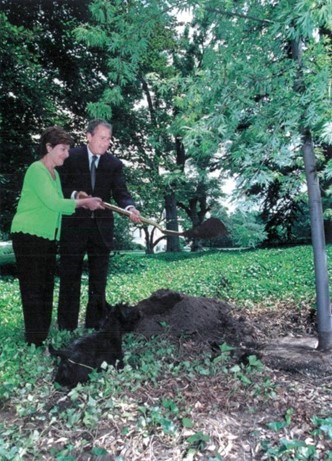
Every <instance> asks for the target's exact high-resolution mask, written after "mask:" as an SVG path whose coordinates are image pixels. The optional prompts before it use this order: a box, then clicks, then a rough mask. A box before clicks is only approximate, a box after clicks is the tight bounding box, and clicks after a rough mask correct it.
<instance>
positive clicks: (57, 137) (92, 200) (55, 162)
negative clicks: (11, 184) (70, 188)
mask: <svg viewBox="0 0 332 461" xmlns="http://www.w3.org/2000/svg"><path fill="white" fill-rule="evenodd" d="M70 144H72V138H71V136H70V135H69V134H68V133H67V132H66V131H64V130H63V129H62V128H60V127H57V126H54V127H50V128H48V129H46V130H45V131H44V133H43V134H42V136H41V140H40V149H41V159H40V160H39V161H36V162H34V163H32V164H31V165H30V167H29V168H28V169H27V171H26V174H25V177H24V182H23V188H22V193H21V198H20V200H19V203H18V206H17V211H16V214H15V216H14V219H13V222H12V227H11V233H12V242H13V249H14V253H15V257H16V264H17V270H18V278H19V283H20V291H21V298H22V307H23V316H24V324H25V339H26V341H27V342H28V343H29V344H35V345H36V346H40V345H41V344H42V342H43V341H44V340H45V339H46V338H47V335H48V331H49V328H50V325H51V320H52V304H53V290H54V275H55V267H56V241H57V240H59V236H60V231H61V217H62V215H70V214H72V213H74V211H75V208H80V207H83V208H88V209H89V210H97V209H103V208H104V206H103V202H102V200H101V199H100V198H98V197H87V198H80V199H76V200H74V199H65V198H63V194H62V190H61V183H60V177H59V174H58V172H57V171H56V169H55V168H56V167H58V166H61V165H62V164H63V162H64V161H65V159H66V158H67V157H68V153H69V147H70ZM77 237H78V238H79V236H77Z"/></svg>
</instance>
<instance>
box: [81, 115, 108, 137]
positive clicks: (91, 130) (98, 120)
mask: <svg viewBox="0 0 332 461" xmlns="http://www.w3.org/2000/svg"><path fill="white" fill-rule="evenodd" d="M99 125H102V126H105V127H106V128H108V129H109V130H110V132H111V133H112V125H111V124H110V123H108V122H107V121H106V120H104V119H102V118H96V119H94V120H90V122H89V123H88V126H87V129H86V132H87V133H90V134H93V133H94V131H95V129H96V128H97V126H99Z"/></svg>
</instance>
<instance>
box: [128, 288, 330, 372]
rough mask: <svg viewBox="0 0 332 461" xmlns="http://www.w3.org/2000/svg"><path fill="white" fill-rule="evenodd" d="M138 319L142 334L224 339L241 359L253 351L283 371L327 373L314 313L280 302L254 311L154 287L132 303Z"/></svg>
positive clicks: (210, 342)
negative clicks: (137, 311) (318, 348)
mask: <svg viewBox="0 0 332 461" xmlns="http://www.w3.org/2000/svg"><path fill="white" fill-rule="evenodd" d="M136 307H137V308H138V309H139V310H140V312H141V314H142V319H141V321H140V322H139V324H138V326H137V327H136V332H138V333H141V334H143V335H144V336H146V337H151V336H155V335H159V334H166V335H169V336H170V337H173V338H179V337H182V338H185V339H186V338H188V339H190V340H194V341H195V342H200V343H206V344H208V345H210V347H211V348H212V349H213V348H214V347H215V346H216V345H217V344H222V343H227V344H228V345H230V346H233V347H234V356H235V357H236V358H238V359H239V360H243V359H244V358H245V356H246V355H257V356H258V357H259V358H260V359H261V360H262V362H263V363H265V364H266V365H267V366H269V367H271V368H273V369H278V370H284V371H287V372H299V373H304V374H313V375H315V376H329V375H330V376H332V352H320V351H318V350H317V343H318V341H317V337H316V336H317V335H316V328H315V315H314V313H313V312H312V311H311V310H310V309H308V308H306V307H305V306H303V308H301V310H299V309H298V308H296V307H295V306H291V305H287V304H282V303H280V305H279V306H277V308H274V309H273V310H269V309H266V308H265V309H262V310H261V311H260V312H259V313H258V314H257V311H256V310H255V315H253V313H252V312H251V311H250V310H248V309H243V308H240V307H237V306H234V305H231V304H228V303H225V302H222V301H218V300H216V299H211V298H203V297H193V296H187V295H184V294H181V293H178V292H174V291H170V290H158V291H156V292H155V293H153V294H152V295H151V296H150V297H149V298H147V299H144V300H143V301H141V302H139V303H138V304H137V306H136Z"/></svg>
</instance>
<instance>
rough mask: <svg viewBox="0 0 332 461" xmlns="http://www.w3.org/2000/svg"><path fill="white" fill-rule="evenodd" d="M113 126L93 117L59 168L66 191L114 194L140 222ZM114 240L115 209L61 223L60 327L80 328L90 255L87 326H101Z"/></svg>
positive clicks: (105, 196) (77, 215)
mask: <svg viewBox="0 0 332 461" xmlns="http://www.w3.org/2000/svg"><path fill="white" fill-rule="evenodd" d="M111 136H112V126H111V125H110V124H109V123H107V122H106V121H105V120H99V119H98V120H92V121H91V122H90V123H89V125H88V127H87V145H84V146H81V147H76V148H74V149H71V150H70V152H69V157H68V158H67V159H66V161H65V162H64V164H63V166H62V167H61V168H60V169H59V173H60V177H61V183H62V189H63V194H64V196H65V197H71V198H83V197H86V196H89V195H93V196H98V197H100V198H101V199H102V200H103V201H105V202H110V201H111V198H113V199H114V200H115V201H116V203H117V204H118V205H119V206H120V207H121V208H125V209H127V210H129V211H130V212H131V215H130V219H131V220H132V221H133V222H135V223H137V222H139V221H140V213H139V211H138V210H136V208H135V203H134V201H133V199H132V197H131V195H130V193H129V191H128V189H127V186H126V182H125V179H124V176H123V163H122V162H121V161H120V160H119V159H118V158H116V157H115V156H114V155H111V154H110V153H108V152H107V149H108V148H109V145H110V142H111ZM112 244H113V214H112V212H111V210H109V209H107V208H106V209H104V210H97V211H95V212H93V213H92V212H91V211H89V210H87V209H79V210H77V211H76V212H75V214H73V215H72V216H68V217H65V218H64V219H63V223H62V233H61V240H60V293H59V306H58V324H59V328H60V329H65V330H74V329H75V328H77V324H78V316H79V308H80V294H81V276H82V269H83V259H84V256H85V254H86V253H87V255H88V268H89V299H88V305H87V309H86V317H85V326H86V327H87V328H97V327H98V324H99V322H100V319H101V317H102V315H103V311H102V306H103V305H104V301H105V289H106V281H107V273H108V261H109V255H110V251H111V249H112Z"/></svg>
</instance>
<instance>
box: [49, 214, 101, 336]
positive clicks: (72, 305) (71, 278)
mask: <svg viewBox="0 0 332 461" xmlns="http://www.w3.org/2000/svg"><path fill="white" fill-rule="evenodd" d="M86 254H87V255H88V270H89V291H88V295H89V299H88V304H87V308H86V315H85V327H86V328H98V327H99V324H100V320H101V318H102V317H103V315H104V306H105V290H106V282H107V274H108V262H109V255H110V248H109V247H107V246H106V245H105V243H104V241H103V239H102V237H101V235H100V232H99V229H98V225H97V222H96V220H95V219H94V218H86V219H84V220H82V223H81V224H80V225H79V226H72V227H70V226H66V225H63V227H62V233H61V242H60V291H59V306H58V325H59V328H60V329H62V330H70V331H72V330H74V329H75V328H77V326H78V318H79V311H80V297H81V279H82V273H83V262H84V256H85V255H86Z"/></svg>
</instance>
